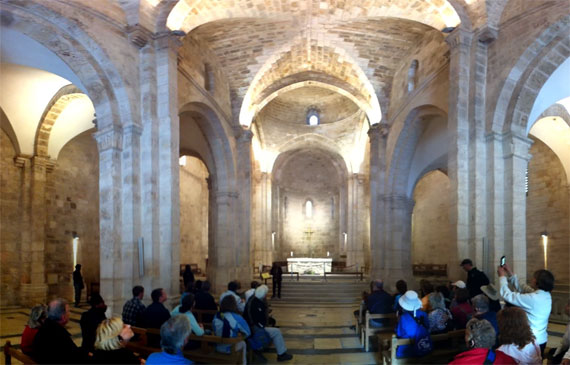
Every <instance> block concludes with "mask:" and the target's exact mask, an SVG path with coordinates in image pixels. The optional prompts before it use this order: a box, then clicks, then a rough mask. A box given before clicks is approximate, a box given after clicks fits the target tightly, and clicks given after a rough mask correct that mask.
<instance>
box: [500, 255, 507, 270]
mask: <svg viewBox="0 0 570 365" xmlns="http://www.w3.org/2000/svg"><path fill="white" fill-rule="evenodd" d="M505 261H506V258H505V256H503V257H501V267H503V266H505Z"/></svg>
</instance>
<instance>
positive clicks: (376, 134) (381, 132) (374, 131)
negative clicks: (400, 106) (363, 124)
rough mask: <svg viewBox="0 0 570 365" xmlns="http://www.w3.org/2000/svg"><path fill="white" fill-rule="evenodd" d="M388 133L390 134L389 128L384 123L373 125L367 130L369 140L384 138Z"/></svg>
mask: <svg viewBox="0 0 570 365" xmlns="http://www.w3.org/2000/svg"><path fill="white" fill-rule="evenodd" d="M388 133H390V126H389V125H388V124H386V123H378V124H373V125H371V126H370V129H368V137H369V138H370V139H373V138H374V139H379V138H380V137H383V138H386V137H387V136H388Z"/></svg>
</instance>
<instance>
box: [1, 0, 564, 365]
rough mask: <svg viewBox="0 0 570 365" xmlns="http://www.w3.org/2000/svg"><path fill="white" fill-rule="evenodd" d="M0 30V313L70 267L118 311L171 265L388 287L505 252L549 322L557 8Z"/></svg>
mask: <svg viewBox="0 0 570 365" xmlns="http://www.w3.org/2000/svg"><path fill="white" fill-rule="evenodd" d="M0 36H1V40H0V47H1V49H0V57H1V64H0V122H1V123H0V124H1V132H0V151H1V155H0V165H1V167H0V179H1V180H0V189H1V191H0V222H1V225H0V260H1V261H0V270H1V273H0V279H1V282H0V308H4V309H6V310H7V309H10V308H16V307H26V308H27V307H31V306H32V305H34V304H37V303H40V302H43V303H45V302H46V301H48V300H50V299H52V298H55V297H63V298H67V299H69V300H71V299H72V298H73V283H72V271H73V269H74V266H75V265H76V264H81V265H82V272H83V278H84V281H85V286H86V290H85V292H84V295H89V293H91V292H94V291H97V292H100V293H101V295H102V296H103V297H104V298H105V301H106V303H107V305H108V307H109V313H115V314H120V312H121V308H122V306H123V303H125V301H126V300H128V299H130V298H131V289H132V287H133V286H135V285H142V286H144V287H145V288H146V290H147V291H148V293H150V291H151V289H152V288H164V289H165V290H166V291H167V292H168V293H169V297H171V298H172V300H173V301H175V300H179V298H180V293H181V267H184V266H185V265H186V264H192V265H193V267H194V268H196V275H197V277H204V278H207V280H209V281H210V282H211V284H212V292H213V293H215V294H216V295H219V294H221V293H222V292H224V291H225V290H226V286H227V284H228V282H230V281H232V280H236V279H237V280H239V281H240V282H241V283H242V286H244V288H245V287H248V284H249V282H250V281H251V280H254V279H255V278H259V275H260V272H263V271H264V270H265V267H266V266H271V265H272V263H273V262H278V263H281V264H280V265H282V266H283V270H284V272H285V274H284V277H286V276H287V273H288V272H292V271H294V272H298V273H299V275H300V276H301V281H303V280H309V281H310V280H317V281H321V280H322V278H323V275H324V272H328V273H331V275H332V274H334V273H337V274H339V275H338V276H339V277H340V278H341V280H342V278H350V279H349V280H353V276H351V275H353V274H354V275H355V277H358V275H362V276H361V277H360V279H359V280H358V279H357V280H356V281H357V282H358V285H360V284H361V283H364V282H369V281H370V280H374V279H382V280H383V281H384V283H385V286H386V288H387V290H388V291H389V292H394V291H395V283H396V281H398V280H400V279H404V280H406V281H407V283H408V286H409V287H410V288H411V289H418V288H419V282H420V280H421V279H424V278H426V277H427V278H430V279H432V280H434V281H440V282H449V281H456V280H466V274H465V272H464V271H463V269H462V268H461V267H460V266H459V263H460V262H461V261H462V260H463V259H465V258H470V259H472V260H473V262H474V264H475V266H476V267H477V268H478V269H479V270H481V271H483V272H484V273H486V274H487V276H488V277H489V279H490V280H491V282H494V283H498V276H497V272H496V271H497V265H498V263H499V259H500V257H502V256H506V258H507V261H508V262H509V264H510V266H511V267H512V268H513V271H515V272H516V273H517V274H518V277H519V278H522V280H526V279H529V280H530V278H531V277H532V274H533V272H535V271H536V270H538V269H548V270H549V271H551V272H552V273H553V275H554V276H555V279H556V282H555V290H554V291H553V293H552V295H553V308H552V314H551V319H552V320H554V321H558V323H562V324H565V323H567V321H568V316H567V315H566V314H564V306H565V305H566V303H567V301H568V298H569V296H570V265H569V262H570V4H569V2H568V1H567V0H533V1H528V0H271V1H268V0H97V1H88V0H61V1H40V0H1V1H0ZM294 263H297V264H296V265H297V266H292V265H294ZM343 274H346V275H344V276H343ZM292 277H293V276H290V278H289V279H287V280H291V281H292V282H293V281H294V279H291V278H292ZM325 279H326V278H325ZM287 280H286V281H285V282H284V284H283V285H284V288H285V287H286V286H287V285H288V283H289V281H287ZM360 280H362V281H360ZM364 287H365V288H366V285H364ZM359 288H360V287H359ZM359 295H360V294H359V293H358V292H357V293H356V298H353V299H358V296H359ZM349 307H350V306H348V307H346V308H345V309H343V310H345V311H346V312H347V313H349V312H350V313H349V315H348V317H349V319H348V320H349V321H351V320H352V319H351V318H350V314H351V311H350V308H349ZM343 308H344V307H343ZM276 309H277V310H281V311H284V312H287V311H292V312H294V310H291V308H289V307H287V306H286V305H285V304H282V307H281V308H280V309H279V305H277V307H276ZM329 314H330V313H329ZM307 315H309V314H307ZM345 315H346V314H345ZM318 319H319V320H322V321H325V319H323V318H322V317H321V316H320V315H319V317H318ZM291 323H296V322H291ZM312 325H314V326H317V325H318V320H315V319H313V322H312ZM315 341H316V340H315ZM299 342H301V341H299ZM292 343H294V342H293V340H292ZM315 343H316V342H315ZM341 343H344V342H342V341H341ZM301 345H302V344H299V346H301ZM366 359H367V360H363V361H365V362H366V361H369V359H368V358H366ZM307 361H309V360H307ZM323 361H324V360H323Z"/></svg>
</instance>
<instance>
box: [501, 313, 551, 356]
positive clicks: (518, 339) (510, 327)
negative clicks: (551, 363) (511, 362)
mask: <svg viewBox="0 0 570 365" xmlns="http://www.w3.org/2000/svg"><path fill="white" fill-rule="evenodd" d="M497 321H498V324H499V344H500V345H501V346H499V348H498V351H502V352H504V353H505V354H507V355H509V356H510V357H512V358H513V359H515V361H516V363H517V364H536V365H540V364H542V356H541V350H540V347H539V346H538V345H537V344H536V341H535V338H534V335H533V334H532V331H531V329H530V325H529V323H528V318H527V316H526V313H525V311H524V310H522V309H521V308H518V307H510V308H505V309H503V310H501V311H500V312H499V314H498V315H497Z"/></svg>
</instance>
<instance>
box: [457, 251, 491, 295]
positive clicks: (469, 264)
mask: <svg viewBox="0 0 570 365" xmlns="http://www.w3.org/2000/svg"><path fill="white" fill-rule="evenodd" d="M459 266H461V267H462V268H463V270H465V271H466V272H467V290H469V298H473V297H474V296H476V295H479V294H483V292H482V291H481V287H482V286H483V285H489V278H488V277H487V275H485V273H484V272H482V271H479V270H477V268H476V267H473V261H471V260H470V259H465V260H463V261H461V264H460V265H459Z"/></svg>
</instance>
